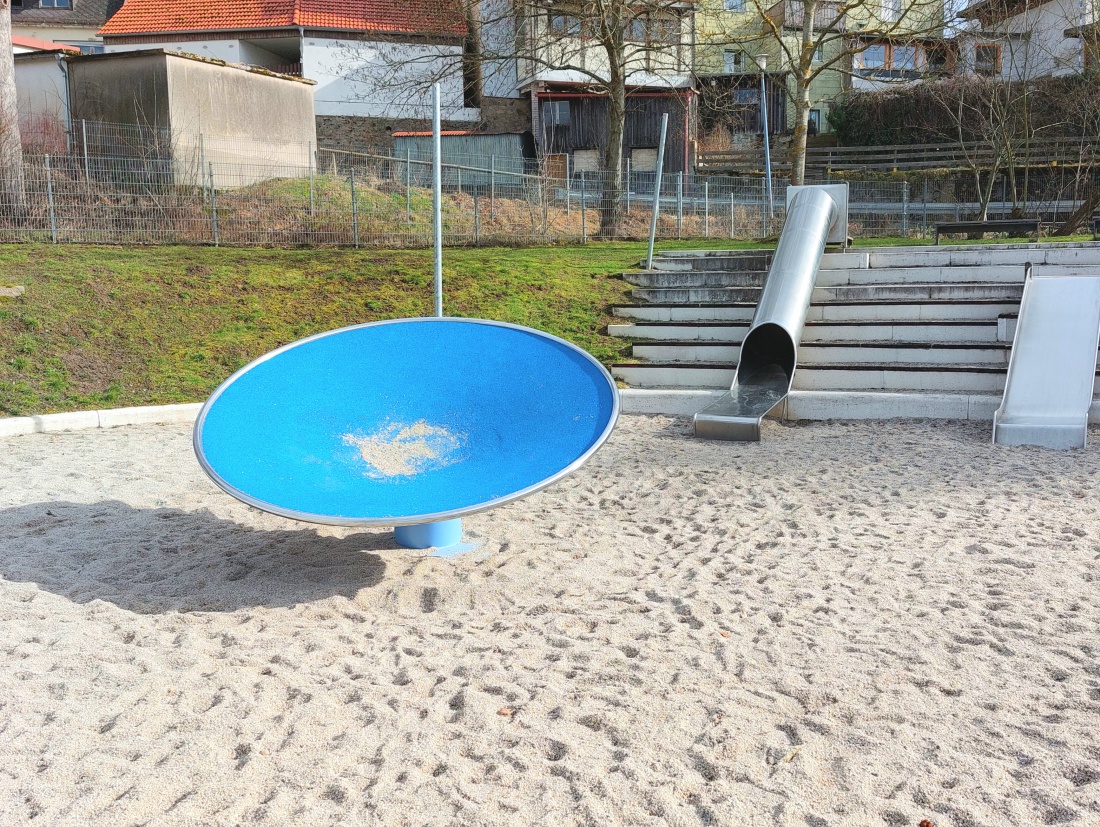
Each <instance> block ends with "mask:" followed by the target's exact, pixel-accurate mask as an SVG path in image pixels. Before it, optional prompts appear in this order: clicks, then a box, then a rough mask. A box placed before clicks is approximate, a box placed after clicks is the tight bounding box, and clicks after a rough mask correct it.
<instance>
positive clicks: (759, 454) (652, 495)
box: [0, 417, 1100, 827]
mask: <svg viewBox="0 0 1100 827" xmlns="http://www.w3.org/2000/svg"><path fill="white" fill-rule="evenodd" d="M764 438H765V441H764V442H763V443H761V444H759V445H737V444H722V443H712V442H701V441H695V440H692V439H690V438H689V437H688V423H687V421H686V420H682V419H672V418H663V417H630V418H624V420H622V422H621V423H620V427H619V428H618V429H617V431H616V433H615V434H614V436H613V437H612V439H611V441H610V442H609V443H608V445H607V446H605V448H604V449H603V450H602V451H601V452H600V453H599V454H598V455H597V456H596V458H595V459H594V460H593V461H592V462H591V463H590V464H589V465H588V466H587V467H586V468H585V469H583V470H582V471H581V472H579V473H577V474H576V475H574V476H573V477H571V478H570V479H569V480H567V481H565V482H563V483H561V484H559V485H558V486H556V487H554V488H553V489H550V490H548V491H545V492H542V493H540V494H538V495H535V496H533V497H531V498H529V499H527V500H525V501H523V502H520V503H516V504H512V505H510V506H507V507H504V508H500V509H498V510H496V511H493V512H489V513H486V514H482V515H478V516H476V517H473V518H469V519H468V520H467V523H466V524H467V529H468V530H467V536H468V537H472V538H475V539H477V540H479V541H480V542H481V543H482V544H483V545H482V552H481V553H475V554H469V555H465V556H462V557H459V558H455V559H453V560H442V559H439V558H432V557H428V556H426V555H424V554H423V553H415V552H408V551H404V550H400V549H398V548H396V547H395V546H394V545H393V544H392V541H391V539H390V535H389V532H387V531H373V530H372V531H366V532H356V531H349V530H344V529H318V528H317V527H311V526H307V525H303V524H296V523H293V522H290V521H287V520H283V519H280V518H276V517H271V516H268V515H265V514H262V513H260V512H257V511H255V510H253V509H250V508H248V507H246V506H244V505H241V504H239V503H237V502H236V501H234V500H232V499H230V498H228V497H227V496H225V495H224V494H222V493H221V492H220V491H218V490H217V489H216V488H215V487H214V486H213V485H212V484H211V483H209V482H208V481H207V480H206V478H205V477H204V476H203V475H202V473H201V471H200V470H199V468H198V466H197V464H196V462H195V460H194V457H193V456H192V454H191V449H190V443H189V430H188V429H187V428H184V427H178V426H171V427H168V426H159V427H158V426H148V427H131V428H122V429H116V430H105V431H85V432H77V433H71V434H62V435H32V436H25V437H15V438H10V439H7V440H5V441H4V442H3V443H2V446H0V447H2V452H3V453H2V454H0V457H2V459H0V471H2V473H0V658H2V660H0V663H2V668H0V825H5V827H6V825H23V824H33V825H54V824H59V825H110V826H111V827H128V825H139V824H142V825H151V826H152V827H157V826H159V825H202V827H207V825H236V824H260V825H329V824H332V825H336V824H339V825H360V824H362V825H373V824H380V825H417V826H419V825H517V826H518V825H524V826H525V825H594V827H612V826H613V825H708V824H714V825H730V827H750V826H751V825H784V827H787V826H788V825H789V826H790V827H826V825H829V826H830V827H834V826H839V825H843V826H844V827H849V826H850V825H855V826H856V827H859V826H860V825H886V827H901V826H902V825H913V827H916V825H917V824H918V823H919V822H920V820H921V819H929V820H931V821H932V822H933V823H934V824H935V825H936V827H948V826H949V825H952V826H953V825H988V826H989V827H1001V826H1003V825H1013V827H1017V826H1018V825H1042V824H1074V825H1096V824H1100V633H1098V630H1100V582H1098V579H1100V566H1098V558H1100V491H1098V487H1100V486H1098V483H1100V433H1097V432H1094V433H1093V434H1092V440H1093V443H1094V446H1093V447H1090V448H1089V449H1087V450H1085V451H1078V452H1071V453H1056V452H1047V451H1042V450H1039V449H1030V448H1016V449H1004V448H1002V449H994V448H993V447H992V446H991V445H990V444H989V429H988V427H981V426H974V425H960V424H956V423H951V424H923V423H916V424H914V423H908V424H897V423H888V424H881V423H879V424H817V425H810V426H803V427H792V426H782V425H778V424H775V423H770V424H768V426H767V428H766V430H765V434H764Z"/></svg>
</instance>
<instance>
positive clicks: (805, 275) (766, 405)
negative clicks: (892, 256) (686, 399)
mask: <svg viewBox="0 0 1100 827" xmlns="http://www.w3.org/2000/svg"><path fill="white" fill-rule="evenodd" d="M847 194H848V185H847V184H841V185H835V184H834V185H827V186H817V187H791V188H790V189H789V190H788V207H787V221H786V224H784V226H783V232H782V233H781V234H780V236H779V245H778V247H776V250H775V256H774V257H773V258H772V265H771V267H770V268H769V270H768V277H767V280H766V281H765V282H764V291H763V293H762V294H761V296H760V303H759V304H758V305H757V307H756V313H755V315H754V316H753V320H752V326H751V327H750V328H749V332H748V333H747V334H746V335H745V340H744V342H743V343H742V344H741V356H740V359H739V360H738V363H737V371H736V373H735V374H734V377H733V385H732V387H731V388H730V391H729V393H726V394H723V395H722V397H721V398H720V399H718V400H717V401H715V402H714V403H712V404H711V405H709V406H708V407H706V408H704V409H703V410H701V411H700V412H699V413H697V414H696V415H695V436H697V437H702V438H704V439H724V440H731V441H737V442H759V441H760V421H761V420H762V419H763V418H764V416H765V415H766V414H767V413H768V412H769V411H770V410H771V409H772V408H774V407H775V406H776V405H778V404H779V403H780V402H782V401H783V400H784V399H785V398H786V396H787V394H788V393H790V390H791V382H793V381H794V370H795V366H796V365H797V361H798V345H799V343H800V342H801V341H802V327H803V325H804V324H805V323H806V313H807V312H808V311H809V307H810V297H811V296H812V294H813V290H814V281H815V279H816V277H817V268H818V266H819V265H820V264H821V256H822V254H823V253H824V252H825V244H826V243H827V242H829V241H835V240H837V239H838V237H839V240H840V242H841V243H844V242H845V241H846V236H847V232H848V221H847V200H848V199H847Z"/></svg>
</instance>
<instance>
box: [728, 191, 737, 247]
mask: <svg viewBox="0 0 1100 827" xmlns="http://www.w3.org/2000/svg"><path fill="white" fill-rule="evenodd" d="M733 212H734V210H733V188H732V187H731V188H730V238H734V237H735V236H736V235H737V227H736V226H734V220H733Z"/></svg>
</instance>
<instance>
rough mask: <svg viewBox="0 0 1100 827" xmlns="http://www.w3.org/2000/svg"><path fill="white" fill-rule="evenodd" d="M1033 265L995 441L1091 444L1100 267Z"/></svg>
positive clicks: (1064, 445) (1099, 341)
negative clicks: (1072, 269) (1078, 269)
mask: <svg viewBox="0 0 1100 827" xmlns="http://www.w3.org/2000/svg"><path fill="white" fill-rule="evenodd" d="M1026 267H1027V275H1026V280H1025V282H1024V296H1023V299H1022V300H1021V302H1020V316H1019V319H1018V320H1017V322H1016V336H1015V338H1014V339H1013V341H1012V355H1011V357H1010V358H1009V362H1008V379H1007V381H1006V382H1005V393H1004V398H1003V400H1002V401H1001V407H1000V408H998V409H997V413H996V414H994V417H993V442H994V443H995V444H997V445H1039V446H1042V447H1044V448H1060V449H1067V448H1084V447H1085V439H1086V436H1087V434H1088V416H1089V406H1090V405H1091V404H1092V394H1093V385H1094V384H1095V379H1096V351H1097V347H1098V346H1100V272H1098V273H1097V274H1095V275H1081V276H1076V275H1074V276H1066V275H1059V276H1043V275H1041V274H1035V273H1033V272H1032V271H1031V265H1030V264H1028V265H1026Z"/></svg>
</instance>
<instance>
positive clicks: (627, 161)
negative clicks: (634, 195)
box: [626, 158, 630, 215]
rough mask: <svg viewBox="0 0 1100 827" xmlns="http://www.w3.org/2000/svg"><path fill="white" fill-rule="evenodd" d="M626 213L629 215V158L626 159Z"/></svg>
mask: <svg viewBox="0 0 1100 827" xmlns="http://www.w3.org/2000/svg"><path fill="white" fill-rule="evenodd" d="M626 213H627V215H630V158H627V159H626Z"/></svg>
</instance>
